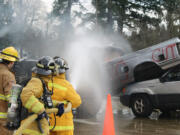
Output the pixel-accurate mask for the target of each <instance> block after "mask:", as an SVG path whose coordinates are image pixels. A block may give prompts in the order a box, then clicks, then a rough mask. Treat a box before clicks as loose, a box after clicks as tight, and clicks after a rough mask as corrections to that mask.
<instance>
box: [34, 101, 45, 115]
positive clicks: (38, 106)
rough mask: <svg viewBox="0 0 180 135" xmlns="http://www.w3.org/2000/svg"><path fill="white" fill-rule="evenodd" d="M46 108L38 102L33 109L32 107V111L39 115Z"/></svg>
mask: <svg viewBox="0 0 180 135" xmlns="http://www.w3.org/2000/svg"><path fill="white" fill-rule="evenodd" d="M43 108H44V105H43V104H42V103H40V102H37V103H36V104H35V105H34V106H33V107H32V111H33V112H34V113H39V112H40V111H41V110H42V109H43Z"/></svg>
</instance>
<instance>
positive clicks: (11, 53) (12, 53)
mask: <svg viewBox="0 0 180 135" xmlns="http://www.w3.org/2000/svg"><path fill="white" fill-rule="evenodd" d="M0 59H4V60H8V61H18V60H19V54H18V51H17V50H16V49H15V48H14V47H12V46H10V47H7V48H5V49H3V50H2V51H1V52H0Z"/></svg>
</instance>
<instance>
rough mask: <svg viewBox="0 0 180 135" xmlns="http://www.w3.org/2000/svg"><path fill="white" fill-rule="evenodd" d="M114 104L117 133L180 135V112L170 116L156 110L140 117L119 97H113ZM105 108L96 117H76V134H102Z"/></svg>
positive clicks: (124, 134)
mask: <svg viewBox="0 0 180 135" xmlns="http://www.w3.org/2000/svg"><path fill="white" fill-rule="evenodd" d="M112 105H113V112H114V115H113V116H114V124H115V132H116V135H180V117H179V116H180V115H179V112H176V113H172V114H171V115H170V116H168V117H161V114H160V113H159V112H154V113H153V114H152V115H151V117H150V118H141V119H140V118H136V117H134V115H133V114H132V112H131V110H130V109H128V108H126V107H123V106H122V105H121V104H120V103H119V99H117V98H112ZM102 106H105V105H102ZM102 108H103V109H104V108H105V107H102ZM103 109H101V111H100V112H99V113H98V115H97V116H96V117H94V118H90V119H75V120H74V122H75V135H102V131H103V119H104V111H102V110H103Z"/></svg>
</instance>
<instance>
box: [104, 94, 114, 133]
mask: <svg viewBox="0 0 180 135" xmlns="http://www.w3.org/2000/svg"><path fill="white" fill-rule="evenodd" d="M103 135H115V130H114V119H113V113H112V104H111V95H110V94H108V96H107V104H106V113H105V118H104V129H103Z"/></svg>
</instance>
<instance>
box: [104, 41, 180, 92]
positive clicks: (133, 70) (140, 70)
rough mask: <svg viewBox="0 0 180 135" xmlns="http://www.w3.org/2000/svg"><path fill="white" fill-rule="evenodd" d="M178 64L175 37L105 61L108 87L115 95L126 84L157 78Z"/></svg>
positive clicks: (179, 57) (179, 44) (178, 45)
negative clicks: (109, 85)
mask: <svg viewBox="0 0 180 135" xmlns="http://www.w3.org/2000/svg"><path fill="white" fill-rule="evenodd" d="M178 64H180V39H179V38H177V37H176V38H173V39H170V40H167V41H164V42H161V43H159V44H156V45H153V46H151V47H148V48H145V49H142V50H139V51H136V52H133V53H130V54H126V55H124V56H121V57H117V58H114V59H112V60H110V61H107V62H106V63H105V65H106V68H107V69H106V70H107V71H108V74H109V77H110V80H109V81H110V82H111V88H110V89H111V91H112V93H114V94H116V95H117V94H118V93H120V91H121V90H122V88H123V87H124V86H126V85H127V84H129V83H132V82H140V81H145V80H151V79H155V78H158V77H160V76H161V75H162V74H163V73H165V72H166V71H167V70H168V69H169V68H171V67H174V66H176V65H178Z"/></svg>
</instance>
